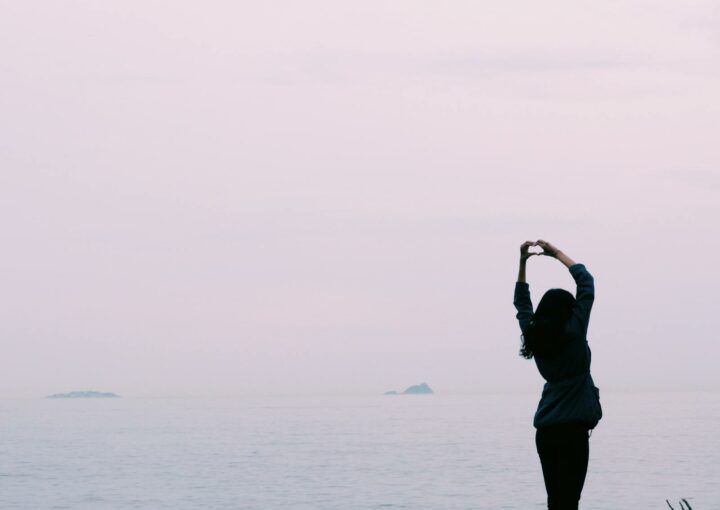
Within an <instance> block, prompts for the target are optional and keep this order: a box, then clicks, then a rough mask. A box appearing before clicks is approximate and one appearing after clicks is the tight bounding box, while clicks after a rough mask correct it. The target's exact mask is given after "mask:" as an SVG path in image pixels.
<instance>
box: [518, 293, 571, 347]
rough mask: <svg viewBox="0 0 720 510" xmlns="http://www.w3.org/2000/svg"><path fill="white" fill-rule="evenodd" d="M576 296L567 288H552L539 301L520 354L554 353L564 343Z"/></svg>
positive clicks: (526, 330)
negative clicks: (566, 326)
mask: <svg viewBox="0 0 720 510" xmlns="http://www.w3.org/2000/svg"><path fill="white" fill-rule="evenodd" d="M574 305H575V296H573V295H572V294H571V293H570V292H568V291H567V290H565V289H550V290H548V291H547V292H546V293H545V295H543V297H542V299H541V300H540V303H538V306H537V309H536V310H535V314H534V315H533V318H532V320H531V321H530V325H529V326H528V327H527V328H526V329H525V332H524V334H523V342H522V347H521V348H520V355H521V356H523V357H524V358H527V359H530V358H532V357H533V356H534V355H536V354H538V355H540V356H545V355H548V354H552V353H553V352H555V351H556V350H557V349H558V348H560V347H561V346H562V345H563V344H564V343H565V340H567V338H566V334H565V325H566V324H567V321H568V319H569V318H570V316H571V315H572V309H573V306H574Z"/></svg>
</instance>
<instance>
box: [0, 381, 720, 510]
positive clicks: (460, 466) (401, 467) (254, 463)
mask: <svg viewBox="0 0 720 510" xmlns="http://www.w3.org/2000/svg"><path fill="white" fill-rule="evenodd" d="M602 397H603V405H604V408H605V413H606V417H605V419H603V421H601V422H600V425H599V426H598V428H597V429H596V430H595V432H594V433H593V436H592V438H591V439H590V449H591V451H590V470H589V473H588V479H587V483H586V488H585V491H584V492H583V504H582V508H584V509H603V510H618V509H620V508H639V509H647V510H649V509H654V508H657V509H666V508H667V506H666V505H665V502H664V501H665V498H670V499H671V501H672V500H675V501H677V499H679V498H680V497H688V498H690V501H691V503H692V504H693V507H694V509H695V510H707V509H720V483H718V481H719V480H720V442H719V441H718V439H717V437H716V433H717V432H718V430H720V427H719V425H720V398H719V397H720V395H718V394H713V393H666V394H653V393H646V394H609V393H606V394H603V396H602ZM535 404H536V396H534V395H529V396H517V395H515V396H444V395H434V396H372V397H316V398H306V397H303V398H299V397H287V398H286V397H268V398H257V399H252V398H246V399H216V400H202V399H130V398H124V399H117V400H42V399H38V400H0V508H2V509H33V510H34V509H61V508H67V509H152V510H155V509H165V508H167V509H175V510H177V509H215V508H217V509H247V510H250V509H252V510H273V509H307V510H330V509H332V510H344V509H401V508H405V509H413V510H423V509H428V510H429V509H432V510H452V509H490V508H492V509H501V508H506V509H532V508H537V509H540V508H544V499H545V494H544V488H543V485H542V475H541V471H540V465H539V461H538V460H537V455H536V453H535V449H534V448H535V446H534V429H533V428H532V425H531V420H532V411H533V409H534V406H535ZM676 508H677V505H676Z"/></svg>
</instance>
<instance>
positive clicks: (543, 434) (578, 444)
mask: <svg viewBox="0 0 720 510" xmlns="http://www.w3.org/2000/svg"><path fill="white" fill-rule="evenodd" d="M588 437H589V434H588V428H587V425H585V424H581V423H567V424H562V425H554V426H552V427H542V428H538V429H537V432H536V433H535V445H536V446H537V452H538V455H540V463H541V464H542V471H543V478H544V479H545V489H546V490H547V495H548V509H549V510H576V509H577V507H578V502H579V501H580V493H581V492H582V489H583V484H584V483H585V474H586V473H587V466H588V453H589V447H588Z"/></svg>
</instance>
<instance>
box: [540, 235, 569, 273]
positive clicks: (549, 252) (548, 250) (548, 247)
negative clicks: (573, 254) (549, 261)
mask: <svg viewBox="0 0 720 510" xmlns="http://www.w3.org/2000/svg"><path fill="white" fill-rule="evenodd" d="M535 244H537V245H538V246H539V247H540V248H542V249H543V252H542V253H541V254H540V255H546V256H548V257H552V258H554V259H558V260H559V261H560V262H562V263H563V264H565V266H567V267H570V266H572V265H575V261H574V260H573V259H571V258H570V257H568V256H567V255H565V254H564V253H563V252H562V251H560V250H559V249H558V248H557V247H555V246H553V245H552V244H550V243H548V242H547V241H543V240H542V239H538V240H537V241H536V242H535Z"/></svg>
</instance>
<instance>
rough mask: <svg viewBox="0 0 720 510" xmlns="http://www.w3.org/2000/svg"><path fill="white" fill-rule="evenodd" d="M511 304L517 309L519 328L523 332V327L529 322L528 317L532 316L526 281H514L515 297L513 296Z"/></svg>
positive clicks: (528, 288) (528, 287)
mask: <svg viewBox="0 0 720 510" xmlns="http://www.w3.org/2000/svg"><path fill="white" fill-rule="evenodd" d="M513 304H514V305H515V309H516V310H517V315H516V316H515V317H517V320H518V322H519V323H520V330H521V331H522V332H523V334H525V329H526V328H527V325H528V324H529V323H530V319H532V317H533V306H532V300H531V299H530V285H528V284H527V283H526V282H516V283H515V297H514V298H513Z"/></svg>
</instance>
